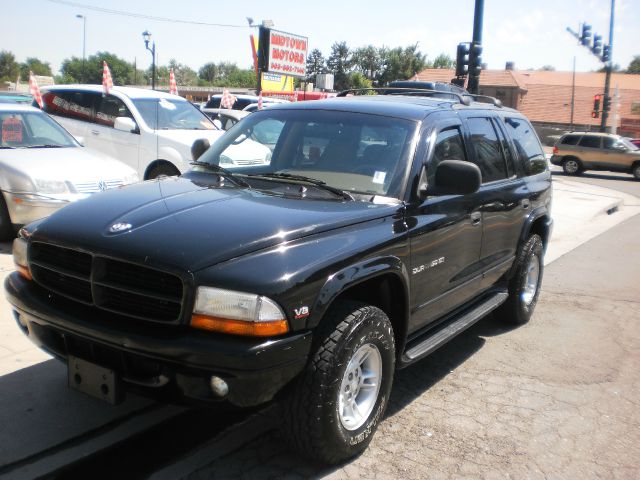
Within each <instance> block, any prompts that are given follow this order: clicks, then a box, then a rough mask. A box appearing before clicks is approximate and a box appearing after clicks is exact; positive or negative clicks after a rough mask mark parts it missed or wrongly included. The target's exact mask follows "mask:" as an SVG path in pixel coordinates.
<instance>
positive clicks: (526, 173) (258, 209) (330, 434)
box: [5, 92, 552, 463]
mask: <svg viewBox="0 0 640 480" xmlns="http://www.w3.org/2000/svg"><path fill="white" fill-rule="evenodd" d="M437 93H438V95H436V96H434V97H433V98H428V97H416V96H413V95H409V96H403V95H398V94H397V93H396V94H394V95H366V96H365V95H362V96H353V97H348V98H335V99H331V100H323V101H309V102H299V103H295V104H290V105H283V106H277V107H273V108H270V109H267V110H263V111H259V112H257V113H253V114H251V115H250V116H248V117H246V118H245V119H243V120H242V121H241V122H239V123H238V124H236V125H235V126H234V127H232V128H231V129H230V130H229V131H228V132H227V133H226V134H225V135H224V136H223V137H221V138H220V139H219V140H218V141H216V143H215V144H213V145H212V146H211V147H210V148H209V149H208V150H206V151H205V152H204V154H202V156H200V157H198V155H197V153H196V154H194V157H197V160H196V161H194V167H193V169H192V170H191V171H189V172H187V173H185V174H184V175H182V176H180V177H165V178H161V179H156V180H150V181H146V182H143V183H141V184H138V185H133V186H128V187H126V188H122V189H121V190H119V191H108V192H104V193H100V194H96V195H93V196H91V197H90V198H88V199H86V200H83V201H81V202H77V203H75V204H73V205H69V206H68V207H65V208H64V209H62V210H60V211H58V212H56V213H55V214H53V215H51V216H50V217H49V218H47V219H44V220H41V221H38V222H36V223H33V224H31V225H29V226H27V227H25V228H23V229H22V230H21V232H20V235H19V238H18V239H16V241H15V243H14V246H13V255H14V259H15V263H16V266H17V271H16V272H14V273H12V274H11V275H10V276H9V277H8V279H7V281H6V283H5V289H6V294H7V297H8V299H9V302H10V303H11V304H12V306H13V309H14V314H15V318H16V319H17V323H18V325H19V326H20V328H21V329H22V330H23V331H24V333H25V334H26V335H28V336H29V338H31V340H32V341H33V342H34V343H36V344H37V345H39V346H40V347H42V348H43V349H45V350H47V351H48V352H50V353H52V354H53V355H55V356H57V357H59V358H60V359H62V360H63V361H66V362H67V363H68V372H69V379H68V380H69V385H70V387H72V388H75V389H78V390H81V391H84V392H87V393H89V394H92V395H94V396H97V397H100V398H103V399H105V400H108V401H110V402H114V403H115V402H117V401H119V400H120V398H121V396H122V393H123V391H125V390H136V391H141V392H143V393H146V394H149V395H151V396H153V397H155V398H162V399H167V400H168V401H188V402H197V403H209V404H216V403H218V404H231V405H235V406H240V407H247V406H253V405H258V404H261V403H264V402H268V401H270V400H272V399H274V398H277V399H278V400H280V402H279V403H280V405H281V406H282V408H283V416H282V424H283V428H284V430H285V432H286V435H285V436H286V438H287V439H289V440H290V441H291V443H292V444H293V445H294V446H295V447H296V448H297V449H298V450H300V451H301V452H303V453H304V454H306V455H308V456H310V457H313V458H315V459H318V460H321V461H323V462H329V463H335V462H339V461H341V460H344V459H346V458H349V457H351V456H353V455H355V454H357V453H358V452H360V451H362V450H363V449H364V448H365V447H366V445H367V444H368V443H369V441H370V440H371V436H372V435H373V433H374V431H375V430H376V427H377V425H378V423H379V422H380V420H381V418H382V416H383V414H384V411H385V408H386V406H387V403H388V400H389V393H390V389H391V384H392V380H393V375H394V370H395V369H396V368H402V367H406V366H407V365H410V364H412V363H414V362H416V361H417V360H419V359H421V358H423V357H425V356H426V355H428V354H430V353H431V352H433V351H434V350H435V349H437V348H438V347H440V346H441V345H443V344H444V343H445V342H446V341H448V340H449V339H451V338H452V337H453V336H455V335H456V334H458V333H460V332H461V331H463V330H464V329H466V328H467V327H469V326H470V325H472V324H473V323H474V322H476V321H477V320H479V319H480V318H481V317H483V316H485V315H486V314H487V313H489V312H491V311H495V314H496V315H499V317H500V318H502V319H504V321H506V322H512V323H516V324H521V323H524V322H526V321H527V320H529V318H530V317H531V314H532V312H533V309H534V307H535V305H536V302H537V299H538V293H539V290H540V284H541V280H542V269H543V255H544V251H545V247H546V244H547V241H548V238H549V234H550V230H551V225H552V220H551V217H550V205H551V188H550V187H551V178H550V174H549V170H548V168H547V163H546V161H545V157H544V154H543V151H542V148H541V146H540V142H539V141H538V138H537V137H536V135H535V133H534V130H533V128H532V127H531V124H530V123H529V122H528V121H527V119H526V118H525V117H523V116H522V115H521V114H520V113H518V112H517V111H515V110H511V109H508V108H501V107H499V106H497V105H494V104H487V103H480V102H478V101H469V97H468V95H465V96H462V95H460V96H456V95H451V97H452V98H442V97H441V92H437ZM255 142H257V143H260V144H262V145H266V146H267V147H269V149H270V150H271V156H270V162H269V164H268V165H264V164H263V165H251V163H252V162H251V161H250V160H251V159H250V158H247V164H248V166H242V165H241V162H238V161H237V158H239V153H241V152H252V151H255V148H252V147H255V145H253V144H254V143H255ZM194 147H196V146H195V145H194ZM199 147H202V145H199ZM200 150H202V148H194V152H197V151H200ZM231 153H233V155H231ZM247 155H248V153H247ZM230 158H234V159H236V160H234V162H231V161H230V160H229V159H230Z"/></svg>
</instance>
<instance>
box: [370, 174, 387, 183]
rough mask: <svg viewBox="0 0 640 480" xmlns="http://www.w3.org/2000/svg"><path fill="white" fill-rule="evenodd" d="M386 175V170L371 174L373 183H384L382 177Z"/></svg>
mask: <svg viewBox="0 0 640 480" xmlns="http://www.w3.org/2000/svg"><path fill="white" fill-rule="evenodd" d="M386 176H387V172H376V173H374V174H373V183H379V184H380V185H382V184H383V183H384V179H385V177H386Z"/></svg>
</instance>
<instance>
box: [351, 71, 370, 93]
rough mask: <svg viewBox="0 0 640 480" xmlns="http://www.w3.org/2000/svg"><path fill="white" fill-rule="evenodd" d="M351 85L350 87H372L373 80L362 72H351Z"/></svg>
mask: <svg viewBox="0 0 640 480" xmlns="http://www.w3.org/2000/svg"><path fill="white" fill-rule="evenodd" d="M349 85H350V87H349V88H371V87H372V86H373V82H372V81H371V80H369V79H368V78H367V77H365V76H364V75H363V74H362V73H360V72H351V74H350V75H349ZM371 93H373V92H371Z"/></svg>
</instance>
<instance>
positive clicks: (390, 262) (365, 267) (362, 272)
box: [307, 256, 409, 328]
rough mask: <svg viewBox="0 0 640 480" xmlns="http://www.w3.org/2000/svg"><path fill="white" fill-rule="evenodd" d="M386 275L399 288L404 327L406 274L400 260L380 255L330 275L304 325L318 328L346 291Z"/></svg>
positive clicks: (407, 296) (406, 295)
mask: <svg viewBox="0 0 640 480" xmlns="http://www.w3.org/2000/svg"><path fill="white" fill-rule="evenodd" d="M388 274H391V275H393V276H395V277H396V278H397V279H398V280H399V281H400V283H401V285H402V290H403V294H404V295H403V297H404V298H403V299H398V301H400V300H402V301H403V302H404V308H405V312H406V315H405V318H404V319H403V321H404V322H405V324H406V323H407V322H408V319H409V272H408V270H407V268H406V266H405V264H404V263H403V262H402V260H400V258H398V257H395V256H383V257H375V258H368V259H366V260H361V261H359V262H356V263H353V264H351V265H349V266H346V267H343V268H341V269H340V270H338V271H337V272H335V273H334V274H332V275H330V276H329V277H328V278H327V280H326V281H325V283H324V285H323V286H322V287H321V288H320V291H319V292H318V294H317V295H316V298H315V301H314V304H313V308H312V309H311V312H312V314H311V316H310V317H309V320H308V323H307V326H308V327H309V328H314V327H315V326H317V325H318V324H319V323H320V321H321V320H322V318H323V317H324V315H325V313H326V312H327V310H328V309H329V307H330V306H331V305H332V303H333V302H334V301H335V300H336V298H338V297H339V296H340V294H342V293H343V292H344V291H346V290H347V289H349V288H351V287H354V286H356V285H358V284H360V283H362V282H365V281H367V280H371V279H374V278H376V277H381V276H383V275H388Z"/></svg>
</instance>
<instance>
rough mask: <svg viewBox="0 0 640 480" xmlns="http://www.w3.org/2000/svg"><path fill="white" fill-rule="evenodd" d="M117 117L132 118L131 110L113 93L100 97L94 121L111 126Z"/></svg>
mask: <svg viewBox="0 0 640 480" xmlns="http://www.w3.org/2000/svg"><path fill="white" fill-rule="evenodd" d="M117 117H129V118H131V119H132V120H133V116H132V115H131V112H129V109H128V108H127V106H126V105H125V104H124V102H123V101H122V100H120V99H119V98H116V97H114V96H113V95H107V96H106V97H102V98H101V99H100V104H99V106H98V108H97V109H96V123H99V124H101V125H106V126H108V127H113V124H114V123H115V121H116V118H117Z"/></svg>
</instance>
